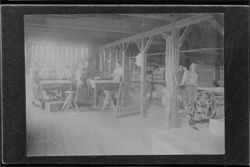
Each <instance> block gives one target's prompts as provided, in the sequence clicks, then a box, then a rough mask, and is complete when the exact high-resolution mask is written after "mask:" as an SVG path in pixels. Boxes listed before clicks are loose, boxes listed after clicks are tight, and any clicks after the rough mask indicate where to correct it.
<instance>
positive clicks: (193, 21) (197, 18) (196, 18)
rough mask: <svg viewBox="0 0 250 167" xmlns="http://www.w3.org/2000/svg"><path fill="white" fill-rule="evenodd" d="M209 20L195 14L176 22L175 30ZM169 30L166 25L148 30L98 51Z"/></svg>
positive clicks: (102, 47) (205, 15)
mask: <svg viewBox="0 0 250 167" xmlns="http://www.w3.org/2000/svg"><path fill="white" fill-rule="evenodd" d="M211 18H212V15H211V14H197V15H195V16H191V17H188V18H186V19H183V20H179V21H176V23H175V28H176V29H180V28H183V27H186V26H189V25H192V24H197V23H200V22H202V21H205V20H208V19H211ZM171 29H172V25H171V24H168V25H165V26H161V27H159V28H155V29H152V30H149V31H146V32H142V33H139V34H137V35H133V36H130V37H128V38H124V39H121V40H118V41H115V42H112V43H108V44H106V45H103V46H101V47H100V48H99V49H101V50H102V49H104V48H107V47H111V46H112V45H119V44H121V43H125V42H129V41H135V40H136V39H140V38H146V37H151V36H154V35H158V34H160V33H163V32H169V31H171Z"/></svg>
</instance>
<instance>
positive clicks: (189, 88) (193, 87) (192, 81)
mask: <svg viewBox="0 0 250 167" xmlns="http://www.w3.org/2000/svg"><path fill="white" fill-rule="evenodd" d="M195 70H196V63H191V65H190V66H189V70H188V72H187V73H186V75H184V76H183V83H182V84H183V85H185V90H186V93H187V96H188V98H189V102H191V103H193V101H194V98H195V96H196V94H197V87H198V74H197V73H196V71H195Z"/></svg>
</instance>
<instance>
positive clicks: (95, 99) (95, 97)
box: [94, 88, 97, 108]
mask: <svg viewBox="0 0 250 167" xmlns="http://www.w3.org/2000/svg"><path fill="white" fill-rule="evenodd" d="M96 107H97V91H96V88H94V108H96Z"/></svg>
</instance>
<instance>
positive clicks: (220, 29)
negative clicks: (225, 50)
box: [208, 19, 224, 37]
mask: <svg viewBox="0 0 250 167" xmlns="http://www.w3.org/2000/svg"><path fill="white" fill-rule="evenodd" d="M208 22H209V23H210V24H211V25H212V26H213V27H214V28H215V29H216V30H217V31H218V32H219V33H220V35H221V36H222V37H224V27H223V26H221V25H220V24H219V23H218V22H217V21H216V20H215V19H209V20H208Z"/></svg>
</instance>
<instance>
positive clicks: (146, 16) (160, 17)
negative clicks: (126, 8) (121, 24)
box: [119, 14, 173, 21]
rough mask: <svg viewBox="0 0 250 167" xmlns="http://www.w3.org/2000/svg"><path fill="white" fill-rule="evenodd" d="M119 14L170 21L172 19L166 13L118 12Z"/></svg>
mask: <svg viewBox="0 0 250 167" xmlns="http://www.w3.org/2000/svg"><path fill="white" fill-rule="evenodd" d="M119 15H123V16H129V17H137V18H144V19H146V20H147V19H150V20H160V21H171V20H172V19H173V18H172V17H171V16H170V15H166V14H119Z"/></svg>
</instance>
